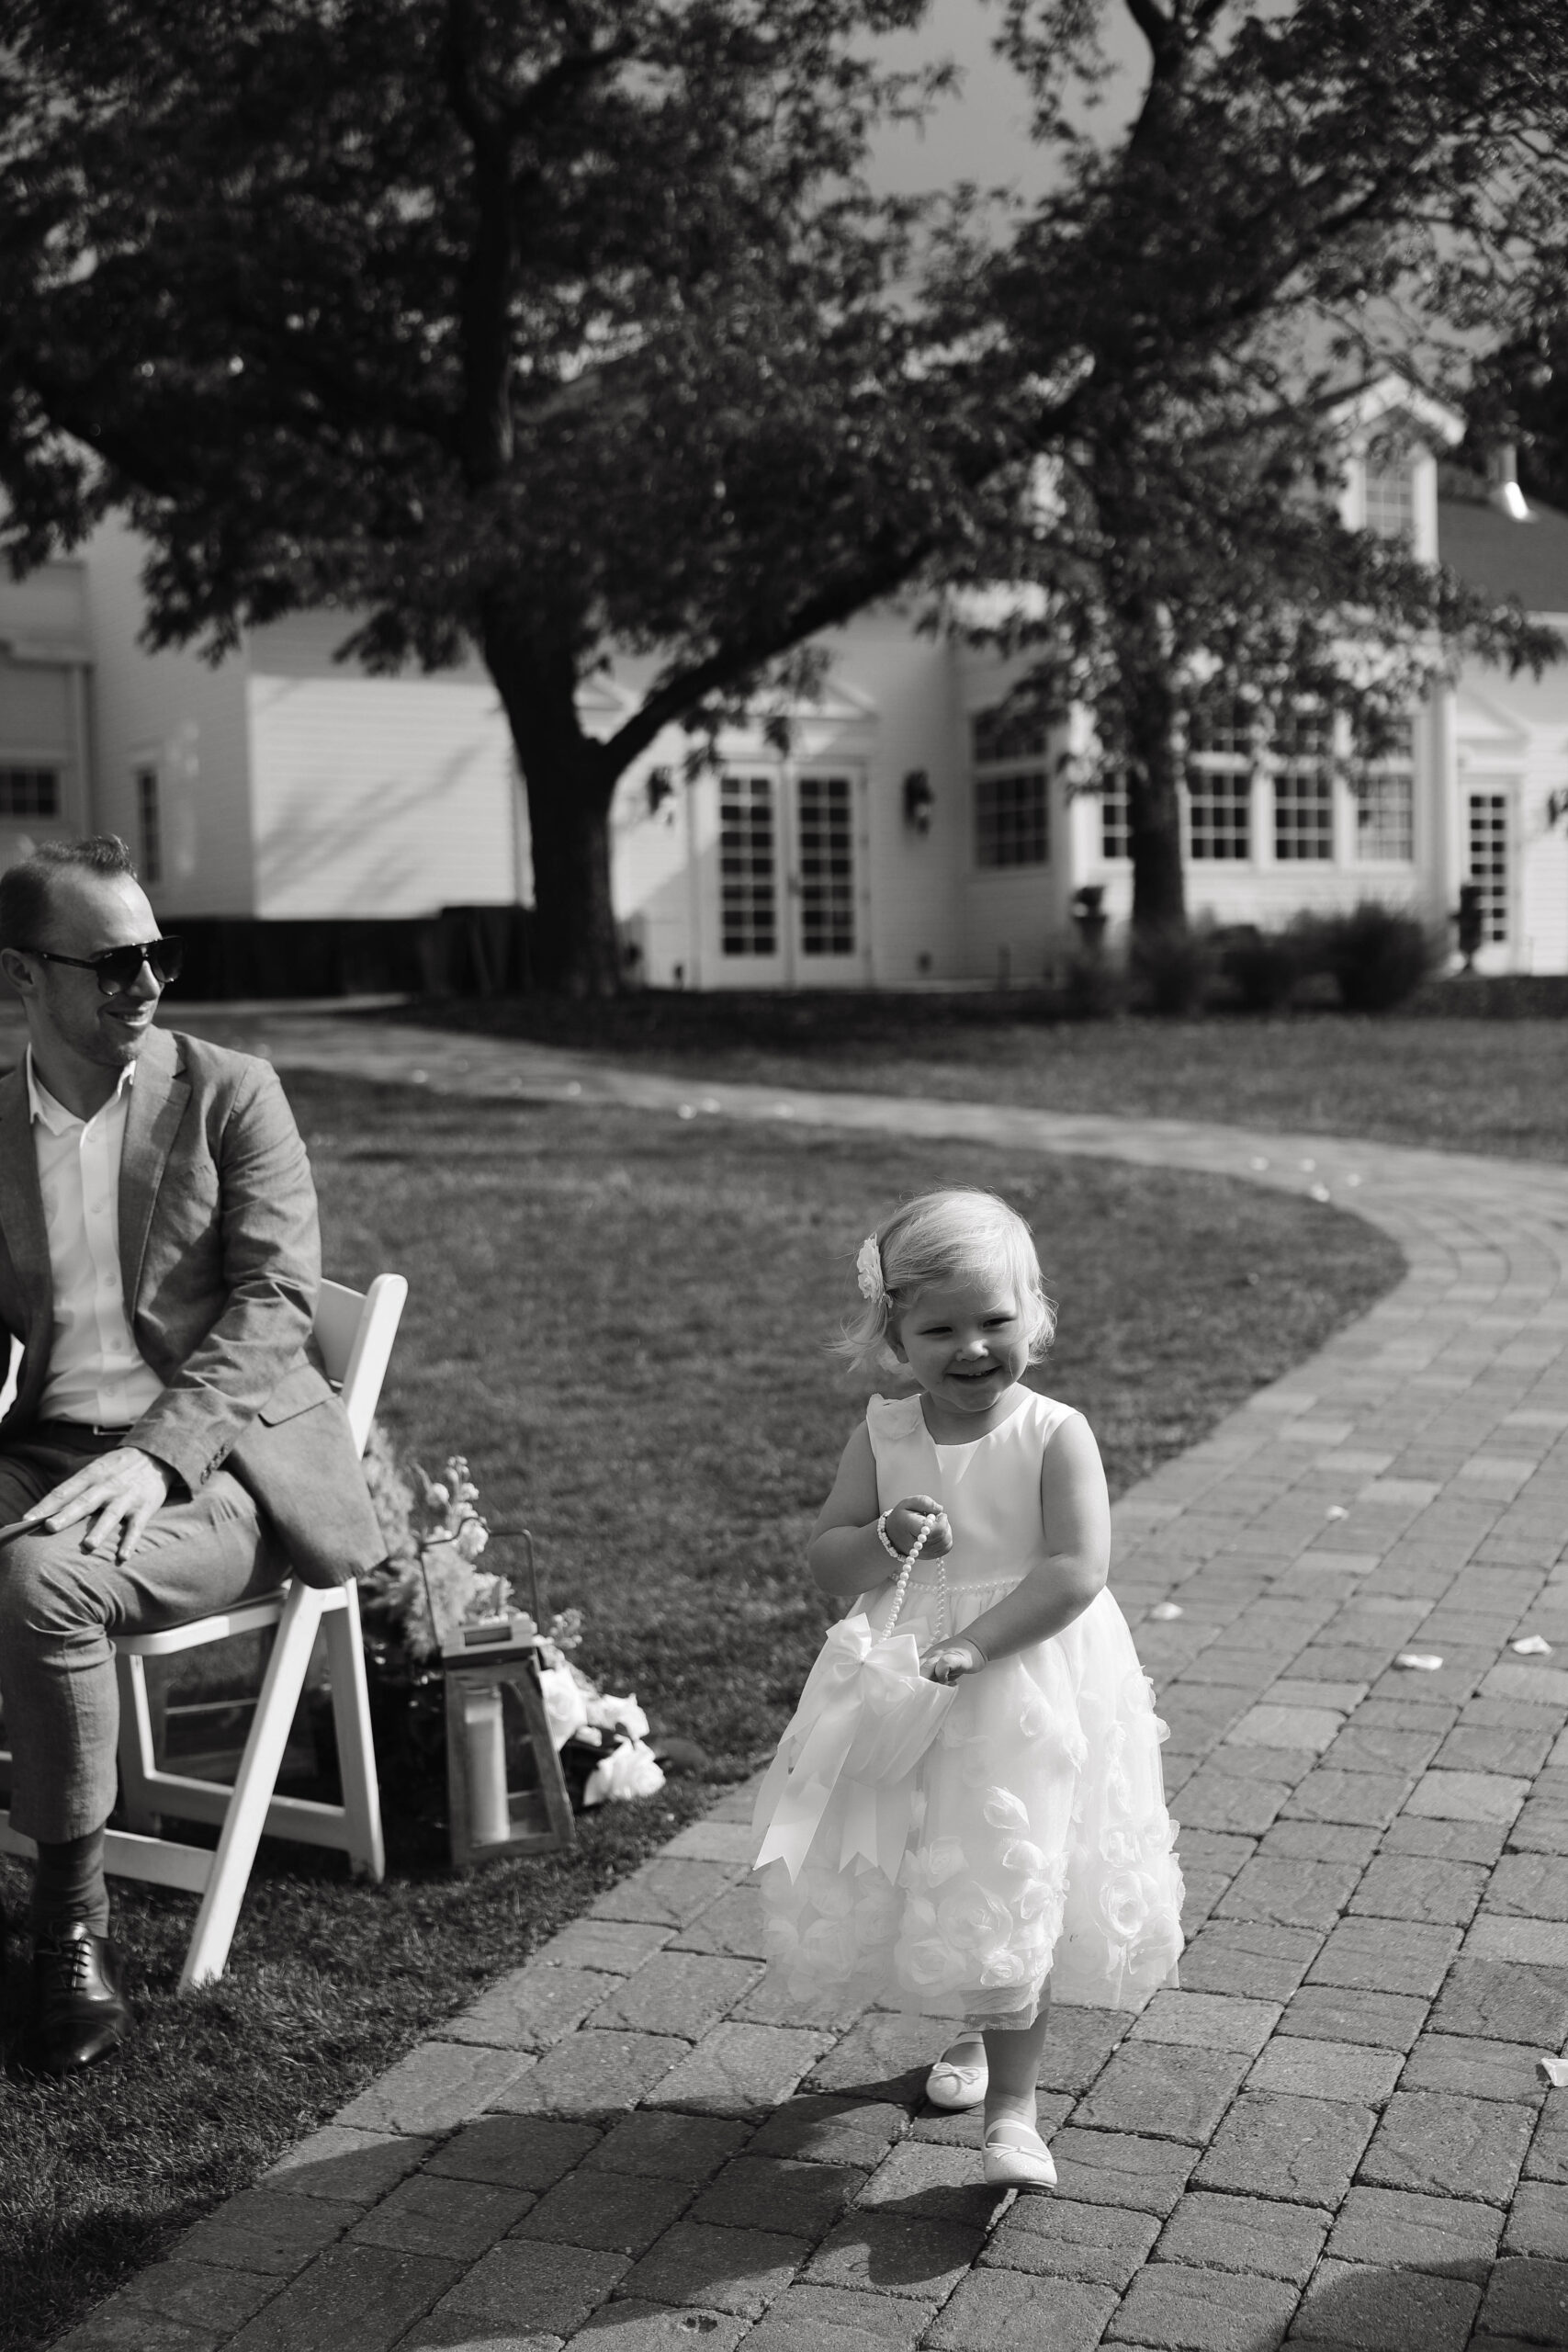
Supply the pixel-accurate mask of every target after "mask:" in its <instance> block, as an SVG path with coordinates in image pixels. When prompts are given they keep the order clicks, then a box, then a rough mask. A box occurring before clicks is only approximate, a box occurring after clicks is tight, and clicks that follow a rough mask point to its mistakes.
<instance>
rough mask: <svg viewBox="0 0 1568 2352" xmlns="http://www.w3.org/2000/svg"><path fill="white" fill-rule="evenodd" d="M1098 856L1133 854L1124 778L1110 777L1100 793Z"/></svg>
mask: <svg viewBox="0 0 1568 2352" xmlns="http://www.w3.org/2000/svg"><path fill="white" fill-rule="evenodd" d="M1132 854H1133V838H1132V833H1131V831H1130V830H1129V826H1128V819H1127V779H1126V777H1125V776H1121V775H1118V776H1112V777H1111V778H1110V779H1109V780H1108V782H1107V783H1106V784H1105V785H1104V786H1103V787H1102V789H1101V791H1100V855H1101V857H1130V856H1131V855H1132Z"/></svg>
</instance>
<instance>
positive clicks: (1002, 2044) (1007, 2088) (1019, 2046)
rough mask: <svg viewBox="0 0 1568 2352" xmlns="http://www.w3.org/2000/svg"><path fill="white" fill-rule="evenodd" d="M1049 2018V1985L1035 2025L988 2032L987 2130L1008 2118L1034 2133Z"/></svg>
mask: <svg viewBox="0 0 1568 2352" xmlns="http://www.w3.org/2000/svg"><path fill="white" fill-rule="evenodd" d="M1050 2015H1051V1988H1050V1986H1049V1985H1046V1987H1045V1989H1044V1991H1043V1994H1042V1995H1041V1996H1040V2015H1039V2016H1038V2017H1037V2018H1035V2020H1034V2023H1033V2024H1032V2026H1026V2027H1025V2028H1024V2029H1023V2030H1022V2031H1021V2032H1010V2033H1004V2032H1001V2031H998V2030H996V2029H995V2028H993V2029H992V2030H990V2031H988V2032H987V2035H986V2037H985V2042H986V2064H987V2070H988V2079H987V2087H986V2122H987V2127H988V2126H989V2125H991V2124H993V2123H997V2122H999V2121H1000V2120H1001V2118H1002V2117H1003V2116H1007V2117H1009V2118H1010V2120H1013V2121H1015V2122H1019V2123H1027V2124H1028V2125H1029V2126H1030V2128H1031V2129H1032V2128H1033V2125H1034V2112H1035V2110H1034V2086H1035V2082H1036V2079H1037V2077H1038V2075H1039V2073H1040V2053H1041V2052H1042V2050H1043V2048H1044V2046H1045V2028H1046V2025H1047V2023H1048V2021H1049V2018H1050Z"/></svg>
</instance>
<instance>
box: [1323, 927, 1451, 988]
mask: <svg viewBox="0 0 1568 2352" xmlns="http://www.w3.org/2000/svg"><path fill="white" fill-rule="evenodd" d="M1323 961H1324V963H1325V966H1326V967H1327V968H1328V970H1329V971H1331V972H1332V973H1333V975H1334V978H1335V982H1336V984H1337V987H1338V989H1339V1001H1340V1003H1341V1004H1342V1005H1343V1006H1344V1007H1345V1010H1346V1011H1347V1012H1390V1011H1391V1010H1392V1009H1393V1006H1394V1005H1396V1004H1403V1003H1404V1001H1405V999H1406V998H1407V997H1411V996H1414V995H1415V993H1416V989H1418V988H1419V987H1420V985H1421V983H1422V981H1423V980H1424V979H1425V978H1426V977H1427V973H1428V972H1429V971H1430V970H1431V968H1432V967H1433V965H1434V964H1435V963H1436V961H1437V952H1436V949H1435V947H1434V944H1433V942H1432V940H1431V938H1430V936H1429V935H1428V933H1427V929H1426V927H1425V925H1424V924H1423V923H1422V922H1420V921H1419V920H1418V918H1417V917H1416V916H1415V915H1413V914H1408V913H1406V912H1405V911H1404V910H1403V909H1401V908H1398V907H1385V906H1384V905H1383V904H1382V901H1381V900H1380V899H1362V900H1361V902H1360V904H1359V906H1355V907H1352V908H1351V910H1350V911H1349V913H1348V914H1347V915H1334V916H1331V917H1330V918H1329V920H1328V921H1327V922H1325V924H1324V927H1323Z"/></svg>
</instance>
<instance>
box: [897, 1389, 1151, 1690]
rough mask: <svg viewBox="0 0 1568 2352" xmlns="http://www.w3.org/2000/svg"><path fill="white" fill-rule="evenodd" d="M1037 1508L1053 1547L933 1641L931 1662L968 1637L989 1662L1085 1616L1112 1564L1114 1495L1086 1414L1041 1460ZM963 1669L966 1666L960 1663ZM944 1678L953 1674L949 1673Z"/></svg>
mask: <svg viewBox="0 0 1568 2352" xmlns="http://www.w3.org/2000/svg"><path fill="white" fill-rule="evenodd" d="M1040 1511H1041V1518H1042V1521H1043V1525H1044V1528H1045V1532H1046V1539H1047V1541H1048V1543H1049V1544H1050V1547H1051V1548H1050V1551H1049V1553H1048V1554H1047V1555H1046V1558H1045V1560H1044V1562H1043V1565H1042V1566H1039V1567H1037V1568H1032V1569H1031V1571H1030V1573H1029V1575H1028V1576H1026V1577H1024V1579H1023V1582H1022V1583H1021V1585H1019V1586H1018V1587H1017V1588H1016V1589H1014V1590H1013V1591H1011V1592H1010V1593H1009V1594H1008V1596H1007V1599H1006V1600H998V1602H997V1605H996V1607H995V1608H994V1609H987V1610H985V1611H983V1612H982V1613H981V1615H979V1616H978V1617H976V1620H975V1622H974V1623H973V1624H972V1625H966V1626H965V1627H964V1631H963V1633H962V1634H954V1636H953V1639H952V1641H951V1642H939V1643H937V1644H935V1645H933V1647H932V1649H931V1652H930V1653H929V1657H928V1659H927V1660H923V1661H922V1663H929V1662H931V1661H934V1660H936V1659H938V1658H941V1657H943V1656H944V1654H945V1653H947V1652H948V1651H950V1650H959V1649H962V1647H963V1645H964V1644H965V1643H969V1644H971V1645H974V1646H975V1647H976V1648H977V1649H979V1650H980V1651H981V1652H983V1653H984V1657H985V1659H986V1660H987V1661H989V1660H990V1659H992V1658H997V1657H1011V1656H1012V1655H1013V1653H1014V1652H1015V1651H1016V1650H1022V1649H1028V1648H1029V1647H1030V1646H1031V1645H1032V1644H1033V1643H1035V1642H1043V1641H1048V1640H1049V1638H1050V1636H1051V1635H1052V1634H1059V1633H1060V1632H1061V1631H1062V1628H1063V1627H1064V1625H1070V1624H1071V1623H1072V1622H1073V1620H1074V1618H1075V1617H1081V1616H1082V1614H1083V1612H1084V1611H1085V1610H1086V1609H1087V1608H1088V1607H1089V1602H1090V1601H1091V1600H1094V1599H1095V1598H1096V1597H1097V1595H1098V1594H1099V1593H1100V1592H1101V1591H1102V1590H1103V1589H1104V1585H1105V1579H1106V1577H1107V1574H1108V1573H1109V1571H1110V1566H1111V1498H1110V1496H1109V1495H1108V1494H1107V1492H1106V1487H1105V1471H1104V1467H1103V1465H1102V1464H1101V1462H1100V1448H1099V1446H1098V1445H1096V1443H1095V1442H1094V1432H1093V1430H1091V1429H1090V1428H1089V1423H1088V1422H1087V1421H1086V1420H1085V1419H1084V1418H1083V1416H1082V1414H1081V1413H1074V1414H1073V1415H1071V1417H1070V1418H1069V1419H1066V1420H1065V1421H1063V1422H1062V1423H1061V1424H1060V1425H1059V1426H1058V1427H1057V1428H1056V1429H1055V1430H1054V1431H1053V1432H1052V1435H1051V1437H1050V1440H1049V1441H1048V1442H1047V1444H1046V1447H1045V1453H1044V1458H1043V1461H1042V1462H1041V1464H1040ZM960 1670H961V1671H962V1668H960ZM940 1679H942V1680H943V1681H946V1680H949V1679H951V1677H950V1676H949V1675H948V1674H945V1673H944V1674H942V1675H941V1676H940Z"/></svg>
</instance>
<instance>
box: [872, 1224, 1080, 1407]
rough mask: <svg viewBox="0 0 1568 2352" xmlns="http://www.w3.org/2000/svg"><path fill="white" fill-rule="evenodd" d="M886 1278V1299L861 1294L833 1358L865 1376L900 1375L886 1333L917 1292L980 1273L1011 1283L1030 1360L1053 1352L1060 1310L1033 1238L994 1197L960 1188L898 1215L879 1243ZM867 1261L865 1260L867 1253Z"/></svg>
mask: <svg viewBox="0 0 1568 2352" xmlns="http://www.w3.org/2000/svg"><path fill="white" fill-rule="evenodd" d="M873 1238H874V1241H875V1243H876V1251H875V1257H876V1260H877V1261H879V1271H880V1275H881V1290H880V1295H877V1296H875V1297H873V1298H865V1297H863V1298H862V1300H861V1303H860V1305H859V1306H857V1307H856V1309H855V1310H854V1312H853V1313H852V1315H850V1316H849V1317H846V1319H845V1322H844V1326H843V1333H842V1336H841V1338H840V1339H839V1340H836V1341H835V1342H834V1348H835V1352H836V1353H838V1354H840V1355H841V1356H844V1357H845V1358H847V1359H848V1361H849V1363H851V1364H852V1366H853V1367H854V1369H855V1370H856V1371H857V1372H860V1373H866V1374H872V1373H879V1372H886V1371H888V1370H890V1369H897V1364H898V1359H897V1356H896V1355H895V1354H894V1353H893V1351H892V1349H891V1348H890V1347H889V1345H888V1343H887V1341H888V1333H889V1332H890V1331H891V1330H892V1329H893V1327H894V1325H895V1324H896V1323H897V1320H898V1317H900V1316H901V1315H903V1314H904V1313H905V1312H906V1311H907V1310H908V1307H909V1306H912V1304H913V1303H914V1301H915V1299H916V1298H917V1297H918V1296H919V1293H920V1292H921V1291H923V1290H930V1289H931V1287H932V1286H933V1285H934V1284H935V1283H950V1282H953V1281H955V1280H964V1279H965V1278H971V1277H974V1276H976V1275H979V1276H981V1277H990V1278H993V1279H998V1280H1000V1281H1002V1282H1005V1283H1007V1285H1008V1287H1009V1288H1010V1290H1011V1291H1012V1293H1013V1295H1014V1296H1015V1297H1016V1299H1017V1300H1018V1311H1019V1316H1020V1318H1021V1322H1022V1324H1023V1329H1024V1336H1025V1338H1026V1339H1027V1340H1028V1342H1029V1361H1030V1363H1037V1362H1038V1361H1039V1359H1040V1358H1041V1357H1042V1356H1043V1354H1044V1352H1045V1351H1046V1349H1047V1348H1048V1347H1049V1346H1050V1344H1051V1340H1052V1337H1053V1335H1054V1334H1055V1329H1056V1310H1055V1306H1053V1304H1052V1302H1051V1300H1050V1299H1048V1298H1047V1297H1046V1295H1045V1283H1044V1278H1043V1275H1042V1273H1041V1272H1040V1261H1039V1259H1038V1258H1037V1257H1036V1256H1035V1254H1034V1237H1033V1235H1032V1233H1031V1232H1030V1230H1029V1227H1028V1226H1027V1225H1025V1223H1024V1221H1023V1219H1022V1218H1021V1216H1019V1214H1018V1211H1017V1210H1016V1209H1010V1208H1009V1206H1008V1204H1007V1203H1006V1202H1005V1201H999V1200H998V1198H997V1196H996V1194H995V1193H983V1192H981V1191H979V1190H978V1189H977V1188H974V1187H969V1186H962V1187H957V1188H955V1189H954V1190H953V1191H951V1192H942V1193H920V1195H919V1198H918V1199H916V1200H913V1201H906V1202H905V1203H904V1204H903V1206H902V1207H901V1208H898V1209H895V1211H894V1213H893V1215H892V1216H890V1217H889V1218H888V1219H887V1222H886V1225H883V1226H879V1227H878V1228H877V1230H876V1233H875V1234H874V1237H873ZM862 1254H863V1257H864V1256H865V1255H867V1254H868V1253H867V1252H866V1251H863V1253H862Z"/></svg>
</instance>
